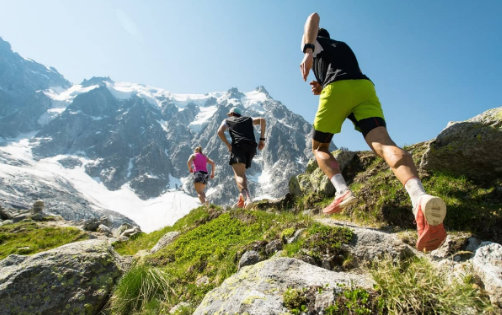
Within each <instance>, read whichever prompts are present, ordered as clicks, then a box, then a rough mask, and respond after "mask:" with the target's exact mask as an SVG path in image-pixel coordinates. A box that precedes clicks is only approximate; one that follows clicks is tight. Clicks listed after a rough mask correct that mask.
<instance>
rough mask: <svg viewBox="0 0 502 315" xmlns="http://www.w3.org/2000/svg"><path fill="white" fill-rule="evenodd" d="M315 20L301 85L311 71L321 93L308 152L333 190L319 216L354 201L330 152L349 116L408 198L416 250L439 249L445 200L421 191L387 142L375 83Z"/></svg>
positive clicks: (408, 162) (308, 31) (307, 34)
mask: <svg viewBox="0 0 502 315" xmlns="http://www.w3.org/2000/svg"><path fill="white" fill-rule="evenodd" d="M319 20H320V18H319V15H318V14H317V13H313V14H311V15H310V16H309V17H308V18H307V21H306V22H305V29H304V33H303V37H302V51H303V53H304V57H303V60H302V62H301V64H300V70H301V72H302V77H303V80H305V81H306V80H307V76H308V75H309V72H310V70H313V71H314V74H315V77H316V80H315V81H312V82H310V85H311V89H312V92H313V93H314V95H320V98H319V107H318V110H317V113H316V117H315V120H314V137H313V138H314V139H313V141H312V151H313V152H314V156H315V158H316V160H317V164H318V165H319V167H320V168H321V170H322V171H323V172H324V174H326V176H328V177H329V178H330V180H331V182H332V183H333V185H334V186H335V189H336V194H335V198H334V200H333V202H332V203H331V204H330V205H328V206H327V207H325V208H324V209H323V212H324V213H326V214H330V213H337V212H340V211H342V210H343V209H344V208H345V207H347V206H348V205H349V204H351V203H354V202H356V197H355V195H354V194H352V192H351V191H350V189H349V188H348V187H347V184H346V183H345V180H344V178H343V176H342V174H341V172H340V167H339V165H338V163H337V161H336V159H335V158H334V157H333V155H332V154H331V153H330V152H329V144H330V143H331V139H332V137H333V135H334V134H335V133H339V132H340V130H341V126H342V123H343V121H344V120H345V119H347V118H349V119H350V120H351V121H352V122H353V123H354V126H355V128H356V129H357V130H359V131H361V132H362V134H363V137H364V139H365V140H366V142H367V143H368V145H369V147H370V148H371V149H372V150H373V152H375V153H376V154H377V155H378V156H380V157H382V158H383V159H384V160H385V162H386V163H387V164H388V165H389V167H390V168H391V170H392V172H394V174H395V175H396V177H397V178H398V179H399V181H400V182H401V183H402V184H403V186H404V187H405V188H406V191H407V192H408V194H409V195H410V198H411V203H412V207H413V209H412V210H413V214H414V216H415V221H416V222H417V232H418V240H417V243H416V248H417V249H418V250H420V251H422V250H426V251H431V250H434V249H436V248H438V247H439V246H440V245H441V244H442V243H443V242H444V241H445V239H446V231H445V229H444V226H443V220H444V218H445V216H446V205H445V203H444V201H443V200H442V199H441V198H439V197H435V196H431V195H428V194H427V193H426V192H425V190H424V187H423V186H422V182H421V181H420V179H419V178H418V172H417V169H416V166H415V164H414V162H413V159H412V157H411V154H409V153H408V152H406V151H404V150H403V149H401V148H399V147H398V146H397V145H396V144H395V143H394V141H392V139H391V138H390V136H389V134H388V132H387V128H386V122H385V120H384V116H383V110H382V107H381V105H380V101H379V99H378V97H377V95H376V92H375V88H374V86H373V83H372V82H371V81H370V80H369V79H368V77H366V76H365V75H364V74H363V73H362V72H361V69H360V68H359V63H358V62H357V59H356V56H355V54H354V52H353V51H352V49H350V47H349V46H348V45H347V44H346V43H344V42H341V41H337V40H334V39H331V38H330V35H329V33H328V31H327V30H325V29H322V28H319Z"/></svg>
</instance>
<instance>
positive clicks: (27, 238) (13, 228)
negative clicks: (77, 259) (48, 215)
mask: <svg viewBox="0 0 502 315" xmlns="http://www.w3.org/2000/svg"><path fill="white" fill-rule="evenodd" d="M86 238H87V236H86V234H85V233H84V232H83V231H81V230H79V229H77V228H74V227H50V226H45V225H42V224H40V223H36V222H33V221H21V222H17V223H13V224H7V225H3V226H0V259H3V258H5V257H7V256H8V255H10V254H23V255H31V254H35V253H38V252H42V251H45V250H48V249H51V248H55V247H58V246H61V245H64V244H67V243H71V242H75V241H78V240H82V239H86Z"/></svg>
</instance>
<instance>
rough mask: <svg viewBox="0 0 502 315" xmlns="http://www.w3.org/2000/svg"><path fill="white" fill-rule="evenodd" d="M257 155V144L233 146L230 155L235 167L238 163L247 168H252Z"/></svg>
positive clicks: (231, 163) (231, 162)
mask: <svg viewBox="0 0 502 315" xmlns="http://www.w3.org/2000/svg"><path fill="white" fill-rule="evenodd" d="M255 155H256V143H237V144H233V145H232V153H231V154H230V162H228V164H230V165H233V164H236V163H244V164H246V168H250V167H251V161H253V157H254V156H255Z"/></svg>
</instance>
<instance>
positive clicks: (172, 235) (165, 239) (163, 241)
mask: <svg viewBox="0 0 502 315" xmlns="http://www.w3.org/2000/svg"><path fill="white" fill-rule="evenodd" d="M178 235H180V232H178V231H172V232H167V233H166V234H164V236H162V237H161V238H160V240H159V241H158V242H157V244H155V246H154V247H152V249H150V253H151V254H153V253H156V252H158V251H159V250H161V249H162V248H164V247H166V246H167V245H169V244H171V243H172V242H173V241H174V240H175V239H176V237H178Z"/></svg>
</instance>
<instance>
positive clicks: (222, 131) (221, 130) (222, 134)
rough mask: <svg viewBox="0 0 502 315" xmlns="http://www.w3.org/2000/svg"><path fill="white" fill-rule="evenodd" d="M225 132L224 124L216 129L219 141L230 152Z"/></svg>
mask: <svg viewBox="0 0 502 315" xmlns="http://www.w3.org/2000/svg"><path fill="white" fill-rule="evenodd" d="M225 130H227V126H226V125H225V124H221V126H220V128H219V129H218V137H220V139H221V141H223V143H225V145H226V146H227V148H228V151H229V152H230V151H232V146H231V145H230V142H228V140H227V137H225Z"/></svg>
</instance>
